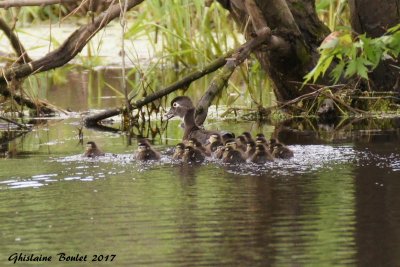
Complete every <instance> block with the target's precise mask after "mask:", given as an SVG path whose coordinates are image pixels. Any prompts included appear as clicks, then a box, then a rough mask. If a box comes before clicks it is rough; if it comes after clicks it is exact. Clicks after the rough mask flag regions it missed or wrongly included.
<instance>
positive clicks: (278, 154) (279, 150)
mask: <svg viewBox="0 0 400 267" xmlns="http://www.w3.org/2000/svg"><path fill="white" fill-rule="evenodd" d="M272 156H274V158H279V159H290V158H292V157H293V156H294V154H293V151H292V150H290V149H289V148H287V147H286V146H284V145H282V144H280V143H277V144H275V146H274V150H273V152H272Z"/></svg>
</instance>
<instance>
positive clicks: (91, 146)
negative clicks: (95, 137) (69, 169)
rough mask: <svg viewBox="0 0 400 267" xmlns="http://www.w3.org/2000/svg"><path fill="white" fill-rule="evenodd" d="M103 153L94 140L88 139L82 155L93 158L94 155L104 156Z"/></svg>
mask: <svg viewBox="0 0 400 267" xmlns="http://www.w3.org/2000/svg"><path fill="white" fill-rule="evenodd" d="M104 155H105V154H104V153H103V151H101V150H100V149H99V148H98V147H97V145H96V143H95V142H93V141H89V142H87V143H86V151H85V153H84V154H83V156H84V157H88V158H94V157H100V156H104Z"/></svg>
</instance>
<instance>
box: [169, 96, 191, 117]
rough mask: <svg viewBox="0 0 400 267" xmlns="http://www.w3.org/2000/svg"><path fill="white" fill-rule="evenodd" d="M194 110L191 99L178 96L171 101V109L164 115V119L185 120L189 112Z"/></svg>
mask: <svg viewBox="0 0 400 267" xmlns="http://www.w3.org/2000/svg"><path fill="white" fill-rule="evenodd" d="M193 108H194V105H193V102H192V100H191V99H190V98H189V97H187V96H178V97H175V98H174V99H173V100H172V101H171V108H170V110H169V111H168V112H167V114H165V115H164V117H165V118H166V119H167V120H169V119H171V118H173V117H176V116H178V117H180V118H183V117H184V116H185V114H186V113H187V111H188V110H189V109H193Z"/></svg>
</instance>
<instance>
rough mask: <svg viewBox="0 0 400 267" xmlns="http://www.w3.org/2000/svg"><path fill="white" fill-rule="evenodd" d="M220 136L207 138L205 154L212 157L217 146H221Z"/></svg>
mask: <svg viewBox="0 0 400 267" xmlns="http://www.w3.org/2000/svg"><path fill="white" fill-rule="evenodd" d="M221 140H222V139H221V136H220V135H219V134H212V135H211V136H210V138H208V143H207V145H206V146H205V149H206V151H207V154H210V155H212V154H213V153H214V152H215V151H216V150H217V148H218V146H220V145H222V141H221Z"/></svg>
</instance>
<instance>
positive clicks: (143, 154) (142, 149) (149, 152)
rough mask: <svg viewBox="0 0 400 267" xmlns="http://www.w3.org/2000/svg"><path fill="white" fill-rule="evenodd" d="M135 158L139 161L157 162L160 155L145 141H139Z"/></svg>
mask: <svg viewBox="0 0 400 267" xmlns="http://www.w3.org/2000/svg"><path fill="white" fill-rule="evenodd" d="M135 158H136V159H137V160H141V161H148V160H159V159H160V158H161V157H160V154H159V153H158V152H157V151H155V150H154V149H153V148H152V147H151V146H150V143H149V142H148V141H147V140H145V139H144V140H141V141H140V142H139V144H138V150H137V152H136V154H135Z"/></svg>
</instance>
